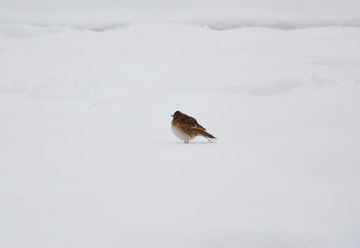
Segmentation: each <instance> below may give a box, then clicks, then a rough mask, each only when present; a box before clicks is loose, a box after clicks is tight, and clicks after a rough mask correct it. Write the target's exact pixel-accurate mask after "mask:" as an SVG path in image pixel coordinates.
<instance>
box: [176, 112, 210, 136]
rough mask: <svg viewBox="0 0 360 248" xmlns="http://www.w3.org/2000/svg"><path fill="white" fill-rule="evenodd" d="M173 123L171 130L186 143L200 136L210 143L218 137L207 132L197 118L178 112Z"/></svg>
mask: <svg viewBox="0 0 360 248" xmlns="http://www.w3.org/2000/svg"><path fill="white" fill-rule="evenodd" d="M172 117H173V120H172V122H171V130H172V132H173V133H174V134H175V136H176V137H178V138H179V139H181V140H183V141H184V142H185V143H189V140H191V139H193V138H195V137H196V136H198V135H200V136H203V137H205V138H207V139H208V140H209V141H211V142H213V141H216V137H214V136H213V135H211V134H209V133H208V132H206V129H205V128H204V127H202V126H201V125H200V124H199V123H198V122H197V121H196V119H195V118H193V117H191V116H188V115H186V114H183V113H181V112H180V111H176V112H175V113H174V114H173V115H172Z"/></svg>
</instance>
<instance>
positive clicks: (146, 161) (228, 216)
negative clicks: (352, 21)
mask: <svg viewBox="0 0 360 248" xmlns="http://www.w3.org/2000/svg"><path fill="white" fill-rule="evenodd" d="M359 44H360V29H359V28H358V27H335V26H326V27H307V28H301V29H291V30H286V29H277V28H269V27H260V26H257V27H244V28H236V29H228V30H222V31H221V30H215V29H212V28H210V27H208V26H204V25H189V24H184V23H152V24H149V23H147V24H146V23H145V24H144V23H142V24H141V23H137V24H130V25H127V26H125V27H121V28H113V29H106V30H103V31H102V32H97V31H93V30H90V29H79V28H75V27H66V26H31V25H19V24H0V68H1V69H0V130H1V131H0V137H1V138H0V171H1V172H0V247H6V248H22V247H26V248H29V247H36V248H42V247H44V248H45V247H52V248H57V247H61V248H63V247H67V248H70V247H74V248H78V247H88V248H91V247H127V248H140V247H156V248H162V247H164V248H168V247H172V248H177V247H181V248H184V247H186V248H192V247H194V248H195V247H196V248H198V247H204V248H207V247H209V248H216V247H221V248H234V247H249V248H250V247H251V248H253V247H254V248H259V247H276V248H278V247H289V248H303V247H309V248H310V247H311V248H314V247H316V248H317V247H319V248H320V247H321V248H324V247H326V248H331V247H334V248H335V247H336V248H338V247H342V248H354V247H359V245H360V238H359V237H360V235H359V230H360V214H359V209H360V197H359V196H360V180H359V179H360V153H359V147H360V108H359V106H360V97H359V96H360V87H359V86H360V84H359V82H360V49H359ZM176 110H180V111H182V112H184V113H186V114H188V115H191V116H194V117H195V118H197V120H198V122H199V123H200V124H201V125H203V126H204V127H205V128H206V129H207V130H208V131H209V132H210V133H211V134H213V135H215V136H216V137H218V141H217V142H216V143H210V142H208V141H207V140H206V139H205V138H201V137H198V138H195V139H194V140H192V141H190V143H189V144H184V143H183V142H182V141H181V140H178V139H177V138H176V137H175V136H174V135H173V133H172V132H171V130H170V123H171V116H170V115H172V114H173V113H174V112H175V111H176Z"/></svg>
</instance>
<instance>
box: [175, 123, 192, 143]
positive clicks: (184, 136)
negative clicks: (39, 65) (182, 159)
mask: <svg viewBox="0 0 360 248" xmlns="http://www.w3.org/2000/svg"><path fill="white" fill-rule="evenodd" d="M171 131H172V132H173V133H174V135H175V136H176V137H178V138H179V139H181V140H191V139H192V137H191V136H189V135H187V134H186V133H184V132H182V131H180V130H179V129H178V128H177V127H175V126H171Z"/></svg>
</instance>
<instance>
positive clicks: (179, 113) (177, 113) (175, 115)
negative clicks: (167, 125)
mask: <svg viewBox="0 0 360 248" xmlns="http://www.w3.org/2000/svg"><path fill="white" fill-rule="evenodd" d="M182 114H183V113H181V112H180V111H176V112H175V113H174V114H173V115H171V117H174V118H177V117H179V116H180V115H182Z"/></svg>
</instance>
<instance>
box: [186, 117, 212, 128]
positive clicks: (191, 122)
mask: <svg viewBox="0 0 360 248" xmlns="http://www.w3.org/2000/svg"><path fill="white" fill-rule="evenodd" d="M183 123H185V124H187V125H189V127H192V128H199V129H203V130H206V129H205V128H204V127H203V126H201V125H200V124H199V123H198V122H197V121H196V119H195V118H193V117H191V116H184V119H183Z"/></svg>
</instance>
